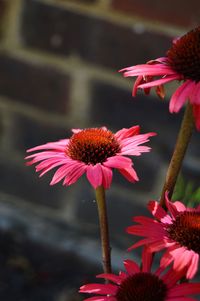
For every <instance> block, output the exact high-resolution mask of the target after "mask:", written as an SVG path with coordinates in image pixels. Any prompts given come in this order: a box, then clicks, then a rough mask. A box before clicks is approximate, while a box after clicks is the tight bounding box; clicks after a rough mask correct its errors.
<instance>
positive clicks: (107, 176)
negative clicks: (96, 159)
mask: <svg viewBox="0 0 200 301" xmlns="http://www.w3.org/2000/svg"><path fill="white" fill-rule="evenodd" d="M101 170H102V176H103V179H102V185H103V187H104V188H105V189H108V188H110V185H111V182H112V175H113V172H112V169H111V168H109V167H106V166H104V165H103V164H102V165H101Z"/></svg>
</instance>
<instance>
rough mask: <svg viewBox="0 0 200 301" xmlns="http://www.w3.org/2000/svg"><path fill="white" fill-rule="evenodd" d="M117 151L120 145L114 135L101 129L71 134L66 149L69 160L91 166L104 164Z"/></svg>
mask: <svg viewBox="0 0 200 301" xmlns="http://www.w3.org/2000/svg"><path fill="white" fill-rule="evenodd" d="M119 151H120V145H119V142H118V141H117V139H116V138H115V136H114V134H113V133H112V132H111V131H109V130H106V129H103V128H100V129H98V128H90V129H85V130H82V131H80V132H78V133H75V134H73V136H72V137H71V139H70V141H69V144H68V146H67V149H66V153H67V155H68V156H69V157H70V158H72V159H74V160H79V161H82V162H84V163H86V164H92V165H95V164H97V163H103V162H105V161H106V159H107V158H108V157H112V156H115V155H116V154H117V153H118V152H119Z"/></svg>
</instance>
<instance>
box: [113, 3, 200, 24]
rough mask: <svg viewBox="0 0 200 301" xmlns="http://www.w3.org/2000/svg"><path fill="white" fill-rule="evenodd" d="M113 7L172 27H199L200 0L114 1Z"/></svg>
mask: <svg viewBox="0 0 200 301" xmlns="http://www.w3.org/2000/svg"><path fill="white" fill-rule="evenodd" d="M112 7H113V8H114V9H116V10H120V11H123V12H125V13H127V14H134V15H139V16H141V17H145V18H150V19H153V20H155V21H156V22H157V21H161V22H166V23H169V24H170V25H172V24H175V25H180V26H188V27H190V28H191V27H195V26H197V25H199V10H200V3H199V0H191V1H183V0H168V1H149V0H123V1H122V0H113V1H112Z"/></svg>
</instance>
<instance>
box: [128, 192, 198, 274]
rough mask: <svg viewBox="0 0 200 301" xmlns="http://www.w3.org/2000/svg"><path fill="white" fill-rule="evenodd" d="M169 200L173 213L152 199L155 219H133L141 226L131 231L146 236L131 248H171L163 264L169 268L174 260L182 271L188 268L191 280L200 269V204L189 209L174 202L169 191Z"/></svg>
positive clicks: (167, 202) (154, 250) (131, 227)
mask: <svg viewBox="0 0 200 301" xmlns="http://www.w3.org/2000/svg"><path fill="white" fill-rule="evenodd" d="M165 203H166V207H167V208H168V210H169V214H168V213H167V212H166V211H165V210H164V209H163V208H162V207H161V206H160V205H159V203H157V202H155V201H150V202H149V204H148V208H149V210H150V211H151V213H152V214H153V216H154V217H155V219H152V218H149V217H145V216H138V217H134V218H133V221H135V222H137V223H139V224H140V225H133V226H130V227H128V228H127V232H128V233H130V234H133V235H138V236H143V237H145V238H144V239H142V240H140V241H138V242H137V243H135V244H134V245H133V246H132V247H130V248H129V250H132V249H134V248H136V247H139V246H142V245H146V244H148V248H149V250H150V251H151V252H158V251H160V250H162V249H164V248H167V249H166V252H165V253H164V255H163V257H162V259H161V266H162V267H164V268H165V267H167V266H168V265H169V264H170V263H171V262H174V263H173V268H174V269H175V270H176V271H179V270H181V269H182V268H183V267H185V268H186V269H187V272H186V277H187V278H188V279H191V278H193V277H194V275H195V274H196V272H197V269H198V263H199V256H200V205H199V206H198V207H197V208H188V207H185V205H184V204H183V203H181V202H179V201H177V202H174V203H172V202H170V201H169V199H168V197H167V194H166V202H165Z"/></svg>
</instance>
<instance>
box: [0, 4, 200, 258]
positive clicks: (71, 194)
mask: <svg viewBox="0 0 200 301" xmlns="http://www.w3.org/2000/svg"><path fill="white" fill-rule="evenodd" d="M199 12H200V4H199V1H197V0H196V1H194V0H192V1H185V2H183V1H179V0H173V1H167V2H166V1H165V3H164V2H162V3H161V1H156V0H154V1H150V2H149V1H141V0H138V1H137V0H113V1H111V0H7V1H6V0H4V1H2V0H1V2H0V16H1V17H0V20H1V25H0V27H1V28H0V33H1V41H0V115H1V118H0V133H1V138H0V143H1V144H0V147H1V153H0V179H1V181H0V198H1V203H0V209H1V210H0V216H1V221H0V226H1V227H5V228H6V227H7V228H9V227H11V228H12V227H17V224H20V225H21V226H20V227H19V229H20V231H22V229H26V230H23V231H25V233H28V235H32V236H33V238H34V239H44V238H45V239H47V240H49V241H50V240H51V235H53V234H52V233H49V231H48V229H46V228H45V226H44V228H42V226H41V227H37V226H36V225H35V224H34V221H35V220H37V219H38V218H39V221H40V225H43V224H44V225H45V223H46V220H48V223H49V221H50V222H51V223H52V225H53V226H52V227H55V229H60V228H59V227H61V228H62V227H63V225H66V224H67V225H68V226H69V227H70V229H72V230H73V231H75V233H76V235H77V240H80V239H81V241H84V239H88V240H90V239H91V240H93V238H94V239H98V226H97V212H96V205H95V202H93V199H94V194H93V191H92V190H91V188H90V187H89V184H88V183H87V182H86V180H84V179H81V180H80V181H79V182H78V183H77V184H75V185H73V186H72V187H68V188H64V187H62V185H61V184H58V185H56V186H53V187H50V186H49V184H48V183H49V181H50V176H46V177H44V178H41V179H39V178H38V175H36V174H35V172H34V168H30V167H29V168H28V167H25V166H24V160H23V158H24V156H25V150H26V149H27V148H30V147H33V146H35V145H38V144H41V143H45V142H48V141H56V140H59V139H61V138H64V137H67V136H68V135H69V134H70V129H71V128H76V127H77V128H82V127H94V126H99V125H106V126H108V127H109V128H110V129H111V130H114V131H115V130H118V129H120V128H122V127H130V126H132V125H134V124H140V125H141V126H142V131H143V132H148V131H156V132H157V133H158V136H157V137H155V138H153V139H152V141H151V143H150V145H151V146H152V148H153V150H152V152H151V153H150V154H144V155H143V156H142V157H140V158H137V159H135V160H134V164H135V168H136V170H137V171H138V175H139V177H140V182H139V183H137V184H134V185H133V184H130V183H127V182H126V181H125V180H123V179H122V177H120V176H118V175H117V174H115V175H114V179H113V185H112V187H111V189H110V191H109V192H108V193H107V198H108V207H109V217H110V226H111V240H112V245H113V246H114V247H113V252H114V254H115V247H116V249H119V250H125V249H126V248H127V247H128V246H129V244H130V241H131V240H130V238H129V237H128V236H127V235H126V234H124V228H125V227H126V226H128V225H129V224H130V223H131V216H132V215H134V214H141V213H142V212H144V207H145V204H146V203H147V201H148V200H149V199H150V198H151V199H152V198H158V197H159V193H160V190H161V186H162V181H163V179H164V174H165V171H166V166H167V164H168V162H169V158H170V155H171V153H172V149H173V145H174V142H175V139H176V135H177V131H178V127H179V125H180V121H181V114H178V115H170V114H169V113H168V103H167V101H165V102H161V101H159V100H158V99H157V98H156V97H155V96H154V94H152V95H151V96H149V97H146V96H144V95H142V93H141V94H139V95H138V96H137V97H136V98H135V99H133V98H132V97H131V89H132V83H133V81H132V80H131V79H123V78H122V76H121V75H120V74H118V72H117V71H118V70H119V69H120V68H122V67H125V66H129V65H133V64H137V63H143V62H146V61H148V60H150V59H153V58H156V57H159V56H163V55H165V52H166V50H167V48H168V47H169V46H170V43H171V39H172V38H173V37H174V36H177V35H179V34H183V33H184V32H185V31H187V30H189V29H190V28H192V27H194V26H196V25H197V24H198V20H199ZM199 139H200V138H199V136H198V134H197V133H195V134H194V136H193V138H192V144H191V146H190V147H189V150H188V152H187V157H186V160H185V162H184V173H185V175H186V176H188V178H189V179H191V180H193V181H196V183H198V182H199V176H200V167H199V166H200V165H199V158H198V155H199V152H198V151H197V150H198V149H199ZM34 217H35V219H34ZM29 220H31V224H30V223H29ZM27 229H28V231H27ZM41 229H42V230H41ZM83 229H84V231H83ZM56 233H57V232H56ZM73 233H74V232H73ZM56 237H57V240H59V241H58V242H57V243H58V245H59V243H60V245H62V246H64V247H69V248H70V247H71V248H72V249H73V248H75V247H74V245H73V244H71V245H70V239H72V237H70V239H69V238H68V237H66V236H65V235H61V236H60V237H58V236H56ZM65 239H66V240H67V242H66V241H65ZM73 239H74V235H73ZM75 245H76V244H75ZM83 246H84V247H82V249H81V250H80V253H81V252H82V254H84V255H85V254H87V249H84V248H85V245H84V244H83Z"/></svg>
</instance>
